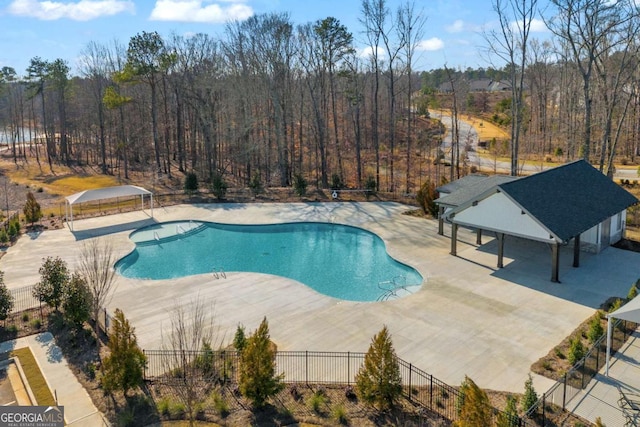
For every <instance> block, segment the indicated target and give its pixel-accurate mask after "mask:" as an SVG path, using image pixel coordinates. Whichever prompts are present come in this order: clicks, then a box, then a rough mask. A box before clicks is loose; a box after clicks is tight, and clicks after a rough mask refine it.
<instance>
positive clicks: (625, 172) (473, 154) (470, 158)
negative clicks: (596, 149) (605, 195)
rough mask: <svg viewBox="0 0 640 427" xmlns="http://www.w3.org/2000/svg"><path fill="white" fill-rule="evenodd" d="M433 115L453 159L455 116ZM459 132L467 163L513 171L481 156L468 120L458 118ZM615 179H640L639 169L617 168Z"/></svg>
mask: <svg viewBox="0 0 640 427" xmlns="http://www.w3.org/2000/svg"><path fill="white" fill-rule="evenodd" d="M431 117H433V118H437V119H439V120H440V121H441V122H442V124H443V125H444V127H445V128H446V130H447V131H446V134H445V136H444V138H443V139H442V144H441V146H440V148H441V149H442V151H443V152H444V153H445V158H447V160H449V161H450V160H451V146H452V141H453V117H452V116H451V115H450V114H447V113H445V112H442V111H436V112H433V113H432V114H431ZM458 132H459V135H460V139H459V141H458V144H459V146H460V147H459V148H460V156H464V150H465V147H467V146H469V147H471V150H470V151H469V152H467V164H468V165H469V166H473V165H475V166H476V167H477V168H478V170H482V171H493V172H495V173H501V174H509V173H510V172H511V163H509V162H505V161H501V160H493V159H491V158H489V157H482V156H479V155H478V153H477V150H478V131H477V130H476V128H475V127H474V126H473V125H471V124H470V123H468V122H465V121H463V120H460V119H458ZM460 160H461V163H462V158H461V159H460ZM548 168H549V166H543V165H541V164H538V165H536V164H532V163H528V164H525V165H520V167H519V169H520V173H521V174H524V175H530V174H533V173H536V172H541V171H542V170H543V169H548ZM613 178H614V179H631V180H632V179H638V180H639V181H640V177H639V176H638V171H637V169H622V168H616V172H615V174H614V176H613Z"/></svg>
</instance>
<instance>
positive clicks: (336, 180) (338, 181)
mask: <svg viewBox="0 0 640 427" xmlns="http://www.w3.org/2000/svg"><path fill="white" fill-rule="evenodd" d="M342 188H344V181H342V177H341V176H340V175H338V174H337V173H334V174H333V175H331V189H332V190H340V189H342Z"/></svg>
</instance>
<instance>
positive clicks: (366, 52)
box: [358, 46, 387, 60]
mask: <svg viewBox="0 0 640 427" xmlns="http://www.w3.org/2000/svg"><path fill="white" fill-rule="evenodd" d="M376 52H377V53H378V59H381V58H385V57H386V55H387V51H385V50H384V49H383V48H382V47H380V46H378V48H377V49H376ZM358 56H360V58H362V59H366V60H370V59H372V57H373V46H367V47H363V48H362V49H360V52H359V55H358Z"/></svg>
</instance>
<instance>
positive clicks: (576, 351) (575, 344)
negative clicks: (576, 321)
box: [568, 336, 584, 365]
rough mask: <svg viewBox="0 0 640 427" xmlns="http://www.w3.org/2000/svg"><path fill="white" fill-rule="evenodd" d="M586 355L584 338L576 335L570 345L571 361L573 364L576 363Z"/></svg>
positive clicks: (569, 358)
mask: <svg viewBox="0 0 640 427" xmlns="http://www.w3.org/2000/svg"><path fill="white" fill-rule="evenodd" d="M583 357H584V345H583V344H582V340H581V339H580V337H579V336H578V337H575V338H574V339H572V340H571V344H570V345H569V357H568V360H569V363H570V364H571V365H575V364H576V363H577V362H579V361H580V359H582V358H583Z"/></svg>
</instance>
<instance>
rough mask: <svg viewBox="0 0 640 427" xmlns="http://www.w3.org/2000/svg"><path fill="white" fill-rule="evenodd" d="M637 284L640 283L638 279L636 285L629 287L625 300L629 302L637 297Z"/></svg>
mask: <svg viewBox="0 0 640 427" xmlns="http://www.w3.org/2000/svg"><path fill="white" fill-rule="evenodd" d="M638 282H640V279H638V280H637V281H636V283H634V284H633V285H631V287H630V288H629V293H628V294H627V300H629V301H631V300H632V299H634V298H635V297H637V296H638Z"/></svg>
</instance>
